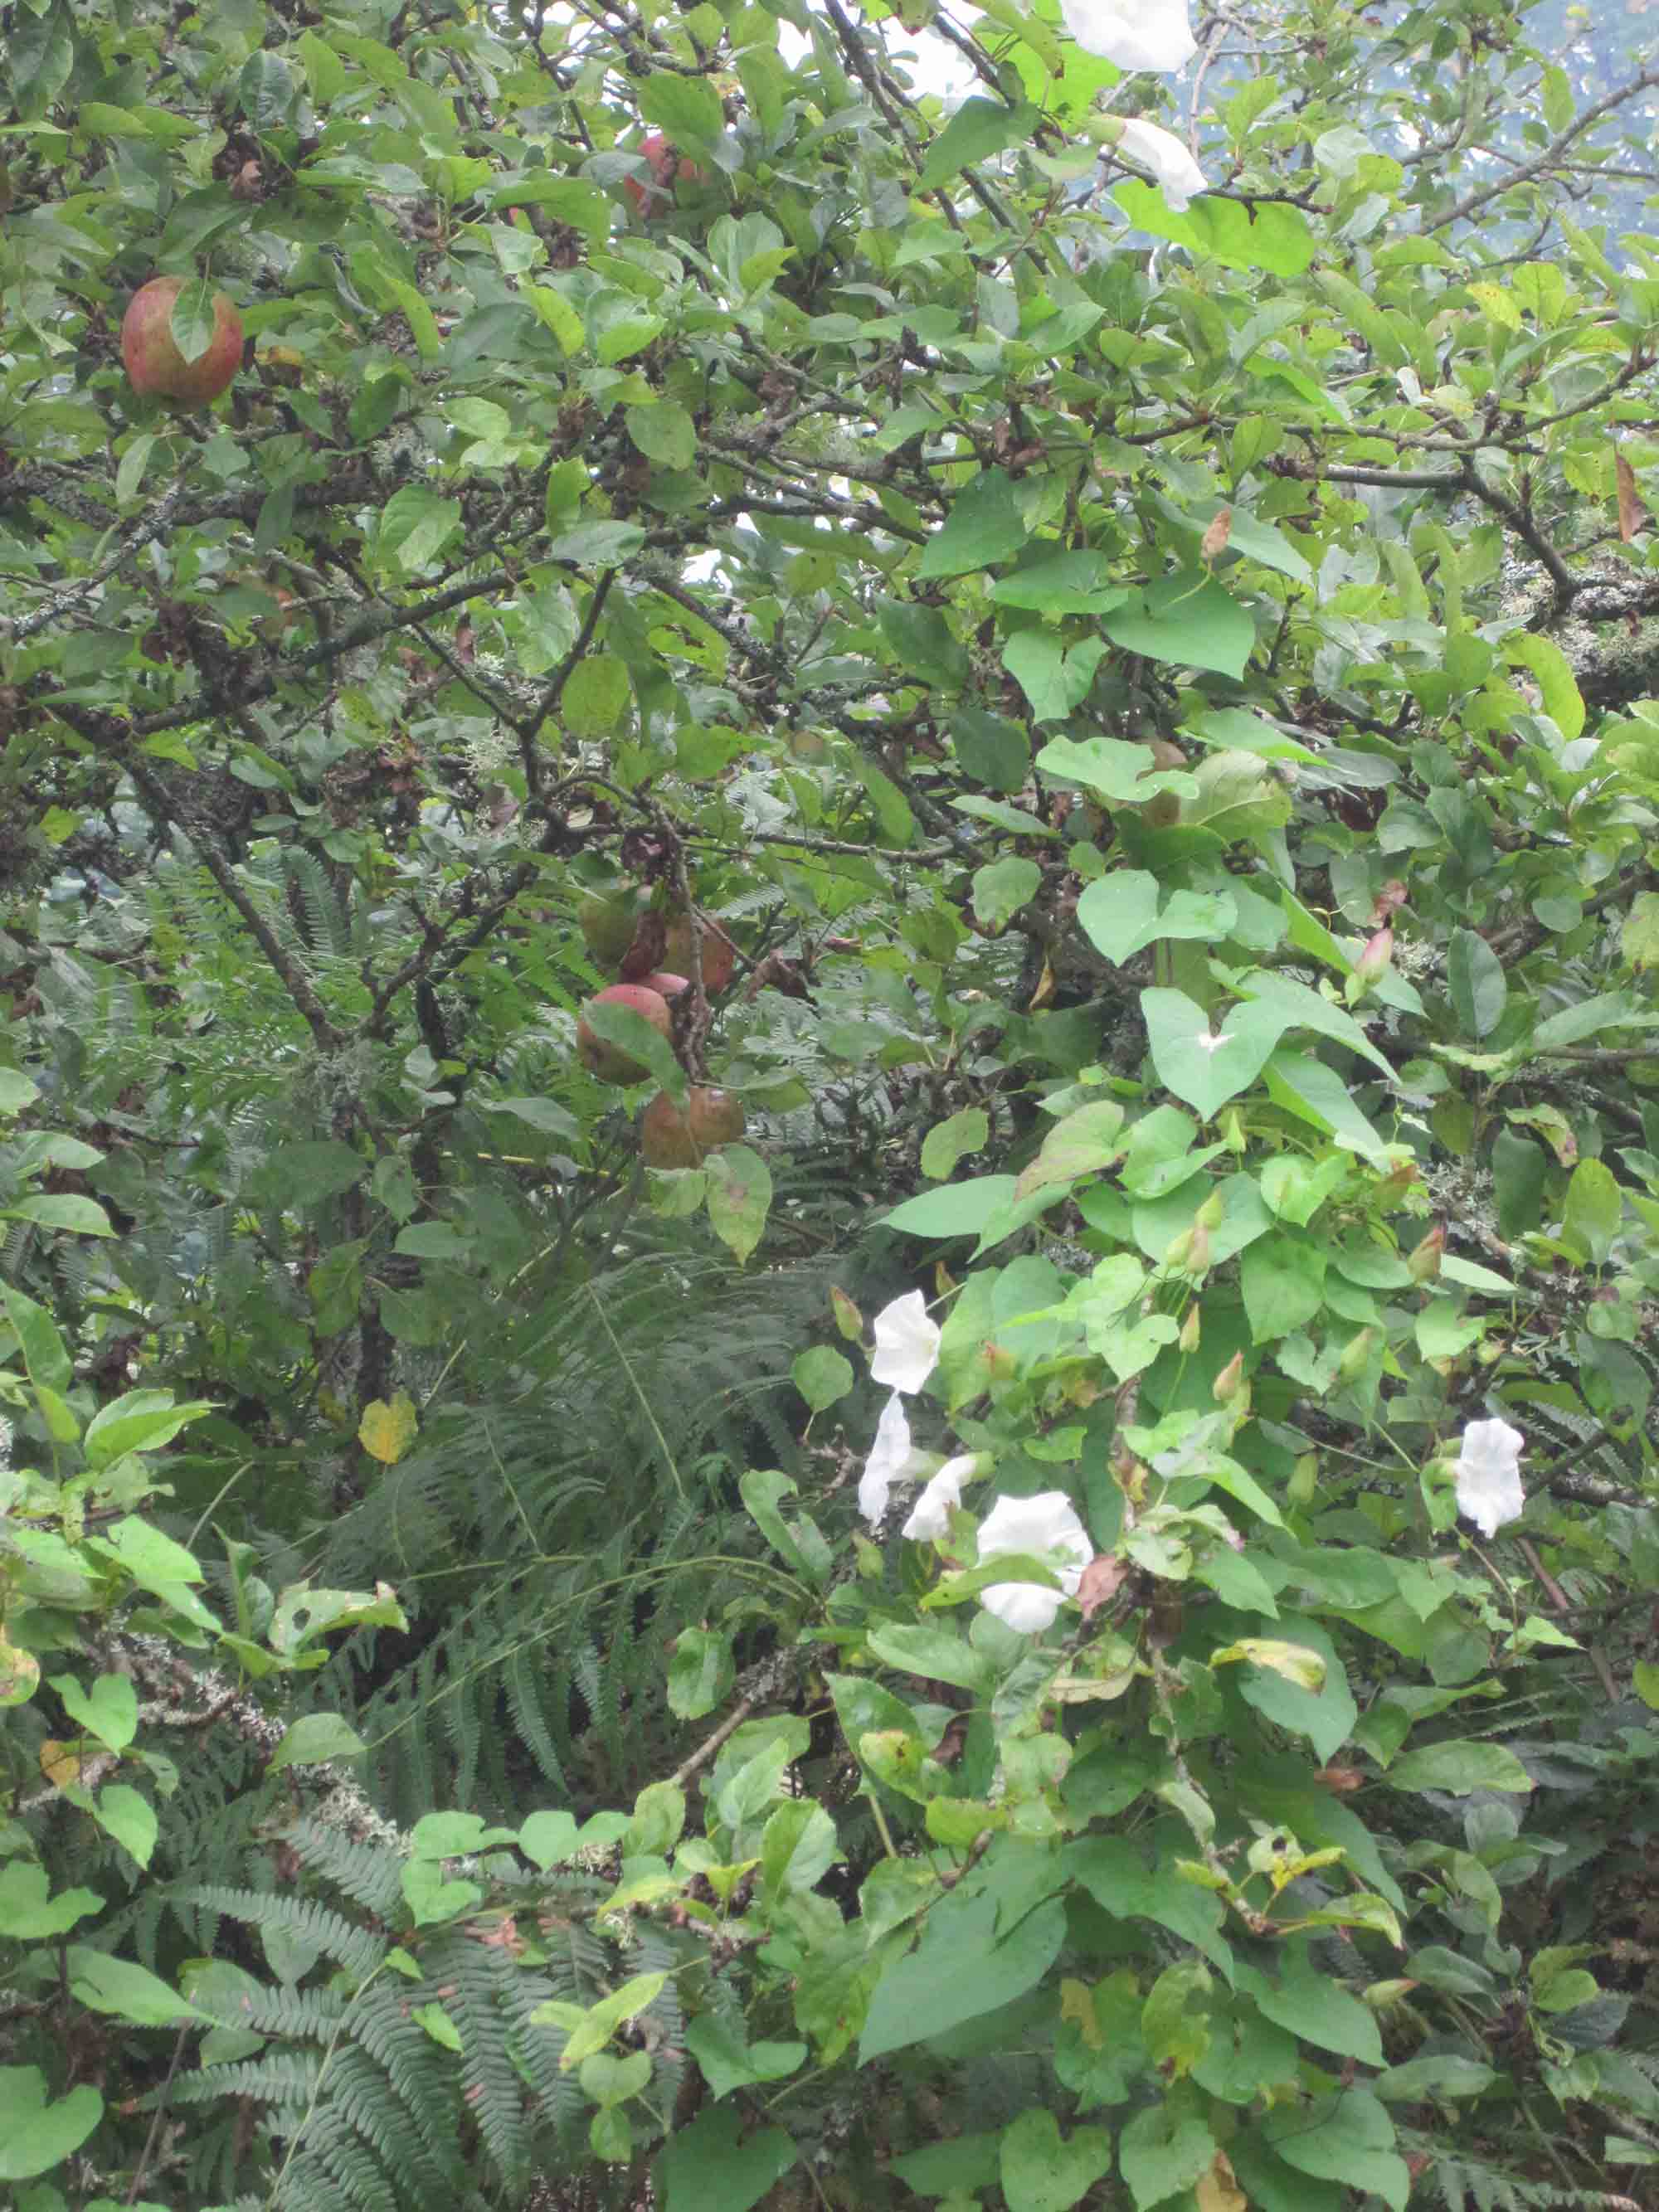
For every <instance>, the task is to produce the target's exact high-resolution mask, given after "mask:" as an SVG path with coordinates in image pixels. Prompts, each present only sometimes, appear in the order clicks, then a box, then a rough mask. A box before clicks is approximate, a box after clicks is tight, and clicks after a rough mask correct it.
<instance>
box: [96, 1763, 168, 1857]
mask: <svg viewBox="0 0 1659 2212" xmlns="http://www.w3.org/2000/svg"><path fill="white" fill-rule="evenodd" d="M92 1817H93V1818H94V1820H96V1821H97V1823H98V1825H99V1826H100V1828H102V1829H104V1830H106V1832H108V1833H109V1834H110V1835H112V1836H113V1837H114V1838H115V1840H116V1842H117V1843H118V1844H120V1846H121V1848H122V1849H123V1850H125V1851H127V1852H129V1853H130V1854H131V1857H133V1858H134V1859H135V1860H136V1861H137V1863H138V1864H139V1865H140V1866H141V1867H147V1866H148V1865H149V1863H150V1859H151V1857H153V1855H154V1853H155V1842H156V1838H157V1837H158V1836H159V1835H160V1833H161V1826H160V1823H159V1822H158V1821H157V1820H156V1817H155V1807H154V1806H153V1805H152V1804H151V1803H150V1802H149V1799H148V1798H146V1797H141V1796H139V1794H138V1792H137V1790H133V1789H131V1788H129V1787H128V1785H127V1784H125V1782H112V1783H109V1784H106V1786H105V1787H104V1788H103V1789H102V1790H100V1791H99V1793H98V1795H97V1796H96V1798H95V1799H94V1801H93V1808H92Z"/></svg>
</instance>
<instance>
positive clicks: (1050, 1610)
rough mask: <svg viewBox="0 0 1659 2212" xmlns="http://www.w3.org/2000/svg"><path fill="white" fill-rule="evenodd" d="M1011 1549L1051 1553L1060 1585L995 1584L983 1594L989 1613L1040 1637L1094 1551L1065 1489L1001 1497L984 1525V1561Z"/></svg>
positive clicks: (981, 1553)
mask: <svg viewBox="0 0 1659 2212" xmlns="http://www.w3.org/2000/svg"><path fill="white" fill-rule="evenodd" d="M1010 1552H1023V1553H1025V1554H1026V1555H1027V1557H1035V1558H1036V1559H1044V1558H1046V1557H1047V1555H1048V1554H1049V1553H1060V1559H1058V1560H1055V1561H1053V1562H1052V1563H1051V1564H1053V1565H1054V1573H1055V1575H1056V1576H1057V1577H1058V1579H1059V1582H1060V1589H1043V1588H1042V1585H1041V1584H1040V1583H992V1584H991V1585H990V1587H989V1588H988V1589H982V1590H981V1592H980V1594H979V1601H980V1603H981V1605H982V1606H983V1607H985V1609H986V1611H987V1613H994V1614H995V1615H996V1617H997V1619H998V1620H1000V1621H1001V1622H1002V1623H1003V1625H1004V1626H1006V1627H1008V1628H1012V1629H1015V1630H1017V1631H1018V1632H1019V1634H1020V1635H1022V1636H1038V1635H1041V1634H1042V1631H1043V1630H1044V1629H1045V1628H1048V1627H1050V1626H1052V1625H1053V1622H1054V1615H1055V1614H1056V1613H1058V1612H1059V1611H1060V1601H1061V1599H1062V1598H1063V1597H1070V1596H1071V1595H1073V1593H1074V1592H1075V1590H1076V1589H1077V1586H1078V1584H1079V1583H1080V1582H1081V1581H1082V1579H1083V1570H1084V1569H1085V1567H1086V1566H1087V1565H1088V1564H1089V1562H1090V1560H1091V1559H1093V1557H1094V1555H1095V1547H1094V1546H1093V1545H1092V1544H1091V1542H1090V1541H1089V1537H1088V1532H1087V1531H1086V1530H1085V1528H1084V1526H1083V1523H1082V1522H1081V1521H1079V1519H1078V1517H1077V1514H1076V1512H1075V1511H1074V1510H1073V1505H1072V1501H1071V1499H1070V1498H1067V1496H1066V1493H1065V1492H1064V1491H1063V1490H1044V1491H1042V1492H1039V1493H1038V1495H1037V1496H1036V1497H1035V1498H998V1500H997V1501H996V1504H994V1506H993V1507H992V1508H991V1510H990V1511H989V1512H988V1513H987V1515H986V1516H985V1518H984V1520H983V1521H982V1522H981V1523H980V1531H979V1556H980V1562H981V1565H983V1564H984V1562H985V1561H986V1560H987V1559H1000V1558H1002V1557H1003V1556H1005V1555H1006V1553H1010Z"/></svg>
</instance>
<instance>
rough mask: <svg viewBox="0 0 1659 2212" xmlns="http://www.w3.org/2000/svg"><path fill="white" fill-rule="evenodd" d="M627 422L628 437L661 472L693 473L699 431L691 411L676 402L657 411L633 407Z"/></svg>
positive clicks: (663, 403) (627, 416)
mask: <svg viewBox="0 0 1659 2212" xmlns="http://www.w3.org/2000/svg"><path fill="white" fill-rule="evenodd" d="M624 419H625V420H626V422H627V424H628V435H629V437H630V438H631V439H632V440H633V441H634V443H635V446H637V447H638V448H639V450H640V452H641V453H643V454H644V455H645V458H646V459H647V460H648V461H655V462H656V464H657V465H658V466H659V468H665V469H689V468H690V466H691V465H692V464H693V462H694V461H695V460H696V458H697V428H696V423H695V422H693V421H692V420H691V416H690V413H689V412H688V410H686V409H685V408H684V407H682V406H680V405H679V404H678V402H677V401H675V400H671V399H669V400H665V401H663V402H662V403H661V404H659V405H658V406H655V407H630V408H629V409H628V410H627V411H626V415H625V417H624Z"/></svg>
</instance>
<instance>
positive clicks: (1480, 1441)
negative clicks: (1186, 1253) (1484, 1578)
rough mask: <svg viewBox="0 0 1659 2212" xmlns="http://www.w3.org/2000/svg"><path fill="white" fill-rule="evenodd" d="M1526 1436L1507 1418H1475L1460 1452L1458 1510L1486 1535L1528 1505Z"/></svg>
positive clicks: (1496, 1532) (1493, 1534)
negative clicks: (1524, 1485)
mask: <svg viewBox="0 0 1659 2212" xmlns="http://www.w3.org/2000/svg"><path fill="white" fill-rule="evenodd" d="M1526 1441H1527V1439H1526V1437H1524V1436H1523V1435H1522V1431H1520V1430H1519V1429H1512V1428H1511V1427H1510V1425H1509V1423H1508V1422H1507V1421H1471V1422H1470V1423H1469V1425H1468V1427H1467V1428H1466V1429H1465V1430H1464V1431H1463V1443H1462V1449H1460V1451H1459V1452H1458V1455H1457V1468H1456V1487H1457V1510H1458V1511H1459V1512H1460V1513H1462V1514H1466V1515H1467V1516H1468V1518H1469V1519H1470V1520H1471V1521H1473V1522H1474V1525H1475V1527H1476V1528H1478V1529H1479V1530H1480V1533H1481V1534H1482V1535H1483V1536H1495V1535H1496V1534H1498V1530H1499V1529H1500V1528H1502V1527H1503V1525H1504V1522H1506V1521H1518V1520H1519V1519H1520V1517H1521V1514H1522V1510H1523V1509H1524V1507H1525V1505H1526V1502H1527V1500H1526V1494H1525V1492H1523V1491H1522V1487H1521V1453H1522V1448H1523V1447H1524V1445H1525V1443H1526Z"/></svg>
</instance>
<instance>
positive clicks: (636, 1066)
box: [576, 983, 669, 1083]
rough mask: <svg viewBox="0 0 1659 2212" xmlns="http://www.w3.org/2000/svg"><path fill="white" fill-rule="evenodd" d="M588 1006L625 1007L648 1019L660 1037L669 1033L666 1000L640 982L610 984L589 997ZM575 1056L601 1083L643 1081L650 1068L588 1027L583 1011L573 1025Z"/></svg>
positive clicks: (659, 993)
mask: <svg viewBox="0 0 1659 2212" xmlns="http://www.w3.org/2000/svg"><path fill="white" fill-rule="evenodd" d="M587 1003H588V1005H589V1006H627V1007H629V1008H630V1009H631V1010H632V1011H633V1012H635V1013H636V1014H639V1015H641V1017H642V1018H644V1019H645V1020H646V1021H647V1022H649V1023H650V1024H651V1026H652V1028H653V1030H656V1032H657V1034H658V1035H659V1036H664V1037H665V1036H667V1035H668V1028H669V1012H668V1001H667V1000H666V999H665V998H664V997H663V995H662V994H661V992H660V991H648V990H647V989H646V987H645V986H644V985H643V984H642V983H612V984H611V986H610V987H609V988H608V989H605V990H603V991H600V992H598V993H596V994H595V995H594V996H593V997H592V998H591V999H590V1000H588V1002H587ZM576 1055H577V1058H578V1059H579V1060H580V1061H581V1064H582V1066H584V1067H585V1068H586V1069H587V1071H588V1073H590V1074H591V1075H597V1076H598V1077H599V1080H600V1082H601V1083H643V1082H644V1080H645V1079H646V1077H647V1075H648V1074H649V1073H650V1072H651V1071H650V1069H649V1068H647V1067H641V1066H640V1063H639V1062H638V1060H630V1059H629V1056H628V1054H626V1053H625V1052H624V1051H623V1049H622V1048H621V1046H620V1045H614V1044H607V1043H606V1042H605V1039H604V1038H603V1037H601V1036H595V1034H594V1032H593V1031H592V1030H591V1029H590V1028H589V1027H588V1024H587V1019H586V1013H584V1015H583V1018H582V1019H581V1020H580V1021H579V1022H578V1023H577V1024H576Z"/></svg>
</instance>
